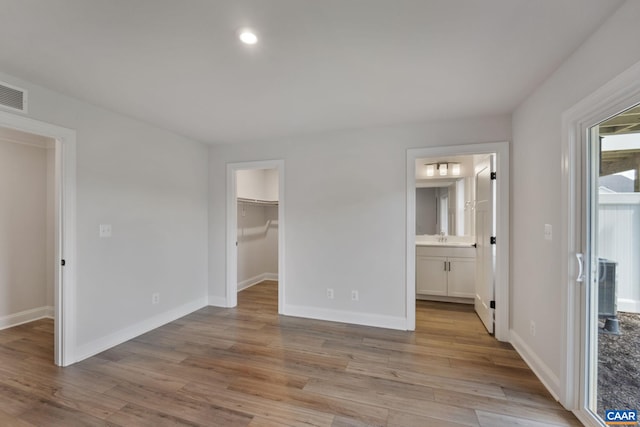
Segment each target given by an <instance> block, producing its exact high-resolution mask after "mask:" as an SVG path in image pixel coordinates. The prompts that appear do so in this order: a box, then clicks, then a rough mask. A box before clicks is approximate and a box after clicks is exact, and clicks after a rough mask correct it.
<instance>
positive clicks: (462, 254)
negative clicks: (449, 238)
mask: <svg viewBox="0 0 640 427" xmlns="http://www.w3.org/2000/svg"><path fill="white" fill-rule="evenodd" d="M416 255H417V256H440V257H457V258H475V257H476V248H473V247H469V248H466V247H464V248H450V247H441V246H416Z"/></svg>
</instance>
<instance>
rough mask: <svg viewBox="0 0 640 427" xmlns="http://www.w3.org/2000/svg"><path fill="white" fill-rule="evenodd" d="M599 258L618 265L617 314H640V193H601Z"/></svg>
mask: <svg viewBox="0 0 640 427" xmlns="http://www.w3.org/2000/svg"><path fill="white" fill-rule="evenodd" d="M599 198H600V203H599V209H598V212H599V218H598V226H599V230H598V257H599V258H606V259H609V260H611V261H615V262H617V263H618V266H617V278H618V311H626V312H631V313H640V193H611V194H608V193H600V194H599Z"/></svg>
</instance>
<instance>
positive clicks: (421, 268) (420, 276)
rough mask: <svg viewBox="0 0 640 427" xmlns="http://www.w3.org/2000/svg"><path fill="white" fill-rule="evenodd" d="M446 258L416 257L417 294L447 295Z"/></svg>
mask: <svg viewBox="0 0 640 427" xmlns="http://www.w3.org/2000/svg"><path fill="white" fill-rule="evenodd" d="M445 268H446V258H444V257H430V256H419V257H416V293H417V294H425V295H441V296H446V295H447V272H446V270H445Z"/></svg>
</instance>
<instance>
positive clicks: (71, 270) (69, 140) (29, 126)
mask: <svg viewBox="0 0 640 427" xmlns="http://www.w3.org/2000/svg"><path fill="white" fill-rule="evenodd" d="M0 126H2V127H5V128H9V129H14V130H19V131H23V132H27V133H31V134H35V135H40V136H44V137H48V138H52V139H54V140H55V167H54V169H55V173H54V180H55V182H54V188H55V198H54V200H55V208H54V212H55V213H54V215H55V220H54V224H55V225H54V244H55V249H54V264H55V265H54V272H55V282H54V283H55V284H54V310H55V312H54V363H55V364H56V365H58V366H68V365H70V364H72V363H74V362H75V361H76V360H75V355H74V350H75V346H76V334H75V333H76V272H77V267H76V260H77V258H76V253H77V249H76V244H77V243H76V131H75V130H73V129H67V128H64V127H61V126H57V125H52V124H49V123H46V122H41V121H39V120H34V119H31V118H28V117H24V116H20V115H17V114H13V113H7V112H4V111H0ZM62 259H64V260H65V263H66V264H65V266H64V274H63V268H62V267H61V265H60V264H61V260H62Z"/></svg>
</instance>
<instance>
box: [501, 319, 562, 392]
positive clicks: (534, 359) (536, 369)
mask: <svg viewBox="0 0 640 427" xmlns="http://www.w3.org/2000/svg"><path fill="white" fill-rule="evenodd" d="M510 335H511V345H513V348H515V349H516V351H517V352H518V354H520V357H522V359H523V360H524V361H525V362H526V364H527V365H529V367H530V368H531V370H532V371H533V373H534V374H536V376H537V377H538V379H539V380H540V381H541V382H542V384H543V385H544V386H545V387H546V388H547V390H549V393H551V395H552V396H553V398H554V399H555V400H557V401H559V400H560V398H559V396H560V394H559V391H560V378H558V376H557V375H556V374H554V373H553V371H552V370H551V368H549V367H548V366H547V365H546V364H545V363H544V362H543V361H542V359H540V358H539V357H538V355H537V354H535V353H534V352H533V350H531V347H529V346H528V345H527V343H526V342H525V341H524V340H523V339H522V338H520V335H518V334H517V333H516V332H515V331H514V330H513V329H511V331H510Z"/></svg>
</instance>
